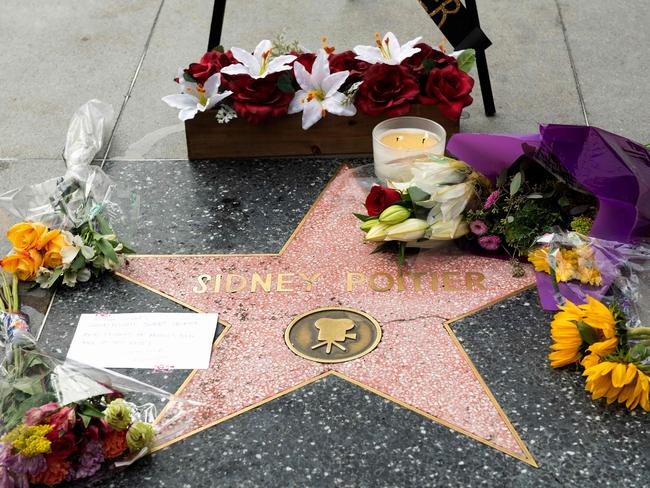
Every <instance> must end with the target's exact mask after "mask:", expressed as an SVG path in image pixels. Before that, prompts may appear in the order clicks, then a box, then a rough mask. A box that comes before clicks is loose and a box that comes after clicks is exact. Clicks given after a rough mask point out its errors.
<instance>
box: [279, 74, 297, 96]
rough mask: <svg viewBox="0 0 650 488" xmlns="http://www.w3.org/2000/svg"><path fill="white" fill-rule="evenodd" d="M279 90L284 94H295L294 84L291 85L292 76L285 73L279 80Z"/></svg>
mask: <svg viewBox="0 0 650 488" xmlns="http://www.w3.org/2000/svg"><path fill="white" fill-rule="evenodd" d="M277 85H278V88H279V89H280V91H282V92H284V93H293V92H294V91H295V90H294V89H293V84H292V83H291V76H290V75H288V74H287V73H283V74H282V75H281V76H280V77H279V78H278V82H277Z"/></svg>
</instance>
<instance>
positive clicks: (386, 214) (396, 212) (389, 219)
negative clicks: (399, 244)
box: [379, 205, 411, 225]
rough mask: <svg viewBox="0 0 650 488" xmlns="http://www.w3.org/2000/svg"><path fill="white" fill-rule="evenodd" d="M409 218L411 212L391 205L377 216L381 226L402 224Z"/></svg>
mask: <svg viewBox="0 0 650 488" xmlns="http://www.w3.org/2000/svg"><path fill="white" fill-rule="evenodd" d="M410 216H411V211H410V210H409V209H408V208H406V207H402V206H401V205H391V206H390V207H388V208H387V209H386V210H384V211H383V212H382V213H381V214H380V215H379V222H381V223H382V224H388V225H395V224H399V223H400V222H404V221H405V220H406V219H408V218H409V217H410Z"/></svg>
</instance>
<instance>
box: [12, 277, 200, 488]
mask: <svg viewBox="0 0 650 488" xmlns="http://www.w3.org/2000/svg"><path fill="white" fill-rule="evenodd" d="M0 274H2V276H3V287H2V293H0V303H1V304H2V306H1V307H0V419H1V420H0V486H2V487H6V488H13V487H27V486H29V485H32V484H34V485H37V484H45V485H48V486H53V485H57V484H59V483H61V482H63V481H66V480H81V479H84V480H87V479H90V478H91V477H97V476H103V475H106V474H108V473H110V472H111V470H114V469H117V468H121V467H124V466H127V465H129V464H131V463H132V462H134V461H135V460H136V459H138V458H140V457H142V456H143V455H145V454H147V453H149V452H150V451H151V449H152V448H154V447H155V446H156V445H160V444H162V443H164V442H166V441H168V440H170V439H172V438H175V437H177V435H178V434H179V433H180V432H183V431H184V430H187V429H188V427H189V423H190V422H191V419H192V417H193V415H194V412H195V409H196V408H197V404H194V403H191V402H187V401H181V400H179V399H177V398H175V397H174V396H173V395H172V394H170V393H168V392H166V391H164V390H161V389H159V388H156V387H153V386H150V385H147V384H145V383H142V382H140V381H137V380H135V379H132V378H129V377H127V376H124V375H121V374H118V373H115V372H112V371H109V370H104V369H98V368H93V367H90V366H86V365H83V364H81V363H77V362H74V361H69V360H65V361H62V360H60V359H58V358H56V357H54V356H53V355H51V354H49V353H47V352H45V351H43V350H42V349H40V348H39V347H38V345H37V344H36V341H35V339H34V337H33V336H32V335H31V334H30V332H29V325H28V320H27V317H26V316H24V315H23V314H21V313H20V312H18V308H17V306H16V295H15V293H16V292H17V286H15V285H9V284H8V280H7V279H6V278H5V277H4V276H5V275H4V273H2V272H0ZM14 283H17V280H16V279H14ZM12 288H13V290H12ZM163 408H164V412H165V415H164V417H163V416H162V415H160V414H161V411H162V409H163Z"/></svg>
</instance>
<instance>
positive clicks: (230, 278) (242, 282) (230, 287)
mask: <svg viewBox="0 0 650 488" xmlns="http://www.w3.org/2000/svg"><path fill="white" fill-rule="evenodd" d="M233 278H239V279H240V282H239V285H238V286H237V287H236V288H233V284H232V282H233ZM246 283H247V280H246V277H245V276H242V275H240V274H230V273H228V274H227V275H226V293H237V292H238V291H242V290H243V289H244V288H246Z"/></svg>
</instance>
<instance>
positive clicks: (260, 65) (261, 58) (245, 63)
mask: <svg viewBox="0 0 650 488" xmlns="http://www.w3.org/2000/svg"><path fill="white" fill-rule="evenodd" d="M231 52H232V55H233V57H234V58H235V59H236V60H237V61H239V63H240V64H231V65H230V66H226V67H225V68H222V69H221V72H222V73H225V74H227V75H250V76H252V77H253V78H264V77H265V76H266V75H270V74H271V73H277V72H279V71H286V70H288V69H291V66H290V64H289V63H291V62H293V61H294V60H295V59H296V56H293V55H292V54H283V55H281V56H276V57H275V58H271V53H272V52H273V44H272V43H271V41H269V40H264V41H262V42H260V43H259V44H258V45H257V47H256V48H255V51H253V54H251V53H249V52H248V51H246V50H245V49H242V48H240V47H233V48H232V49H231Z"/></svg>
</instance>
